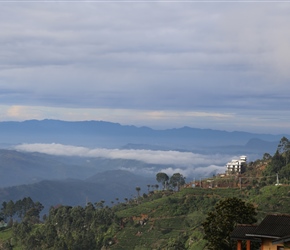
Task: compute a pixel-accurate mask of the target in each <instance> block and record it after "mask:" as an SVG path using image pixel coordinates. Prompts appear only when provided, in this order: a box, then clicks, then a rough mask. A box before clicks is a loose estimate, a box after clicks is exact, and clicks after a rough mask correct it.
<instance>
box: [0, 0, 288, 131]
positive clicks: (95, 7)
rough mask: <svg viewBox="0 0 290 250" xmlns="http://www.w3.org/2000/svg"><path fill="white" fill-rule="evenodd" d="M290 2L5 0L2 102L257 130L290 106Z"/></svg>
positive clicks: (0, 73) (1, 18)
mask: <svg viewBox="0 0 290 250" xmlns="http://www.w3.org/2000/svg"><path fill="white" fill-rule="evenodd" d="M289 6H290V5H289V3H277V4H275V5H273V4H272V3H262V4H261V3H222V2H216V3H215V2H212V3H198V2H191V3H189V2H187V3H185V2H182V3H178V2H167V3H165V2H163V3H161V2H146V1H145V2H144V1H141V2H136V3H135V2H130V3H126V2H120V3H118V2H106V3H104V2H103V3H100V2H91V3H89V2H83V1H76V2H75V3H74V4H70V3H65V2H59V3H56V2H51V3H49V4H43V3H42V4H40V3H36V2H35V3H33V2H25V3H24V2H23V3H12V4H3V5H1V15H0V29H1V31H2V35H1V37H0V45H1V48H2V50H1V52H0V84H1V85H0V86H1V90H3V91H1V93H0V95H1V101H0V104H1V105H5V106H14V107H15V106H22V107H24V106H26V107H28V106H35V107H46V109H45V108H42V115H43V116H46V117H44V118H53V117H52V116H57V115H58V114H57V113H58V112H59V116H61V114H62V115H63V116H66V114H65V109H76V110H77V111H72V112H71V113H74V114H75V115H74V116H77V117H78V118H76V119H78V120H80V119H81V118H82V117H85V115H84V113H86V112H87V110H89V109H96V110H99V111H100V110H105V109H107V110H109V112H107V115H106V117H108V118H107V119H106V120H114V119H117V117H114V116H113V114H114V111H115V110H118V111H120V110H122V111H124V113H123V114H125V116H126V114H129V113H130V111H131V113H130V114H129V115H127V116H126V119H124V120H126V121H128V122H127V124H128V123H129V124H130V123H133V122H134V123H135V124H136V123H139V124H141V123H142V114H141V115H140V117H141V118H139V120H137V121H136V118H135V117H136V116H135V114H136V113H138V111H139V110H141V111H143V112H145V111H146V112H147V118H149V117H151V118H152V120H154V122H155V123H156V124H157V123H158V124H163V126H165V125H164V124H167V122H168V121H170V115H172V116H173V117H178V119H179V121H180V123H183V125H191V124H194V125H195V124H196V125H199V124H200V125H201V126H202V127H204V126H207V127H209V126H216V127H219V126H220V127H222V126H226V127H225V129H227V128H228V127H229V128H231V130H234V129H236V127H237V126H238V127H239V126H240V125H239V124H241V123H243V128H248V129H253V128H252V127H251V126H252V123H251V122H250V121H251V120H252V119H255V116H260V114H262V115H261V116H262V119H264V114H265V113H268V116H271V117H272V119H273V118H276V117H277V113H279V112H281V111H284V112H288V113H289V111H288V109H287V107H289V105H290V101H289V100H290V98H289V95H288V93H289V91H290V85H289V79H290V73H289V70H288V65H289V63H290V61H289V60H290V50H289V46H288V44H289V43H290V34H289V32H288V30H289V27H288V25H287V24H288V23H289V21H290V20H289V19H290V8H289ZM148 13H150V15H148ZM56 108H58V111H57V110H56ZM49 109H51V110H52V111H53V112H49ZM61 109H63V110H61ZM54 112H55V113H56V114H54ZM90 112H91V111H90ZM90 112H88V113H90ZM162 112H164V113H166V116H167V117H168V118H166V119H163V117H164V116H163V113H162ZM247 112H248V113H249V115H248V116H245V115H244V114H246V113H247ZM99 113H100V112H99ZM174 113H175V114H174ZM177 113H179V114H184V116H182V115H180V116H177V115H176V114H177ZM253 113H254V114H253ZM281 113H283V112H281ZM14 114H16V113H14ZM110 114H112V115H110ZM189 114H191V115H190V117H191V119H189V116H188V115H189ZM203 114H204V115H203ZM279 114H280V113H279ZM102 115H103V114H102ZM102 115H99V116H101V117H102ZM214 115H217V116H218V117H217V116H214ZM229 115H230V116H231V117H233V119H231V118H230V117H229ZM1 116H3V115H2V114H1ZM31 116H32V117H31V118H34V117H33V114H31ZM72 116H73V115H72ZM88 116H89V115H88ZM96 116H98V115H96ZM104 116H105V115H104ZM283 116H284V117H285V116H288V117H290V116H289V115H287V113H286V114H285V113H284V115H283ZM283 116H282V115H279V118H280V119H282V118H283ZM10 117H13V118H15V117H16V116H13V115H11V113H10ZM17 117H19V119H23V116H21V114H19V115H17ZM25 117H27V116H25ZM37 117H39V114H38V115H37ZM128 117H129V119H128ZM211 118H212V119H211ZM216 118H220V119H216ZM226 118H228V119H226ZM241 118H243V119H241ZM119 119H120V120H121V119H122V114H121V113H120V115H119ZM134 119H135V120H134ZM283 119H284V118H283ZM237 120H241V122H236V121H237ZM130 121H131V122H130ZM247 121H248V122H247ZM174 122H175V124H176V123H178V121H172V124H173V123H174ZM287 122H290V121H289V120H287ZM266 125H267V123H259V125H258V126H266ZM273 126H275V124H274V123H272V124H271V125H270V126H269V127H265V130H268V131H269V130H270V129H271V127H272V129H273ZM281 126H283V128H284V130H285V131H286V129H287V128H286V127H285V125H284V124H280V123H279V124H277V127H276V131H278V130H279V129H281Z"/></svg>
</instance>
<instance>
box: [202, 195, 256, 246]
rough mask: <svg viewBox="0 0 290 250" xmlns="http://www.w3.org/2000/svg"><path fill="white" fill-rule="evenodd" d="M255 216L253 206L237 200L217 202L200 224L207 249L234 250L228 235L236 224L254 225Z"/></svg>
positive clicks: (234, 198)
mask: <svg viewBox="0 0 290 250" xmlns="http://www.w3.org/2000/svg"><path fill="white" fill-rule="evenodd" d="M256 215H257V213H256V210H255V208H254V206H253V204H251V203H246V202H244V201H243V200H241V199H239V198H236V197H233V198H227V199H225V200H222V201H220V202H218V203H217V204H216V206H215V208H214V210H213V211H211V212H209V213H208V215H207V218H206V220H205V222H203V224H202V226H203V228H204V232H205V236H204V238H205V239H206V240H207V242H208V244H207V246H208V249H211V250H220V249H223V250H232V249H235V244H233V243H234V242H232V241H231V239H230V233H231V232H232V231H233V229H234V228H235V227H236V225H237V224H253V223H255V222H256V221H257V219H256Z"/></svg>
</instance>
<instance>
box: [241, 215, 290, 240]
mask: <svg viewBox="0 0 290 250" xmlns="http://www.w3.org/2000/svg"><path fill="white" fill-rule="evenodd" d="M289 234H290V215H285V214H272V215H267V216H266V217H265V218H264V220H262V222H261V223H260V225H259V226H258V227H257V228H256V229H255V230H254V231H253V232H247V233H246V236H250V237H260V238H273V239H277V238H280V237H284V236H287V235H289Z"/></svg>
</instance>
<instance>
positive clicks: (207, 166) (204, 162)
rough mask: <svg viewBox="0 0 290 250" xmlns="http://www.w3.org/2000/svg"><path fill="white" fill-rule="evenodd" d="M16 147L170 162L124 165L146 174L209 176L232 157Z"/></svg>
mask: <svg viewBox="0 0 290 250" xmlns="http://www.w3.org/2000/svg"><path fill="white" fill-rule="evenodd" d="M15 149H16V150H19V151H24V152H38V153H45V154H50V155H63V156H80V157H103V158H109V159H129V160H137V161H142V162H145V163H150V164H162V165H169V166H170V167H168V168H166V167H165V168H159V169H157V168H150V169H149V168H146V169H137V168H130V169H129V168H123V169H124V170H128V171H131V172H135V173H139V174H140V173H142V174H146V175H150V174H156V171H162V172H166V173H167V174H169V175H171V174H173V173H176V172H179V173H182V174H183V175H184V176H200V175H203V176H208V175H210V174H212V173H221V172H224V171H225V167H224V166H225V164H226V163H227V162H228V161H229V160H230V159H231V156H229V155H220V154H215V155H203V154H195V153H191V152H179V151H161V150H157V151H154V150H132V149H131V150H122V149H106V148H94V149H90V148H85V147H76V146H70V145H62V144H40V143H36V144H22V145H18V146H15Z"/></svg>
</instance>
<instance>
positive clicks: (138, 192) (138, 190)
mask: <svg viewBox="0 0 290 250" xmlns="http://www.w3.org/2000/svg"><path fill="white" fill-rule="evenodd" d="M140 190H141V188H140V187H136V191H137V194H138V197H140Z"/></svg>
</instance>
